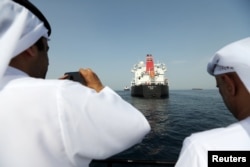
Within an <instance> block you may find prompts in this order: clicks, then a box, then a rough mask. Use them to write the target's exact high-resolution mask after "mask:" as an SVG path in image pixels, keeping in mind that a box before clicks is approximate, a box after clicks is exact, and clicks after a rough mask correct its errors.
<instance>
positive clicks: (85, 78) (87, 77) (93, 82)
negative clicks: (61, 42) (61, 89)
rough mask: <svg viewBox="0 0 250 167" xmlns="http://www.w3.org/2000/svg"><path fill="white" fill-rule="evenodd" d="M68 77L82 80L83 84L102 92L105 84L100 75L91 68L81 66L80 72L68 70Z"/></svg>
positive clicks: (78, 80)
mask: <svg viewBox="0 0 250 167" xmlns="http://www.w3.org/2000/svg"><path fill="white" fill-rule="evenodd" d="M65 75H66V78H62V79H70V80H73V81H77V82H80V83H81V84H83V85H85V86H87V87H89V88H92V89H94V90H96V91H97V92H100V91H101V90H102V89H103V88H104V86H103V85H102V83H101V81H100V79H99V78H98V76H97V75H96V74H95V72H93V71H92V70H91V69H90V68H87V69H83V68H81V69H80V70H79V72H67V73H65Z"/></svg>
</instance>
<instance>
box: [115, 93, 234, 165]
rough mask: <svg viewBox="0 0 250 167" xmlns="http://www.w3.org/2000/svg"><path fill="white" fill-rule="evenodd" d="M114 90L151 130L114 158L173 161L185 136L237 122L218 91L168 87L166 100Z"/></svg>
mask: <svg viewBox="0 0 250 167" xmlns="http://www.w3.org/2000/svg"><path fill="white" fill-rule="evenodd" d="M117 93H118V94H119V95H120V96H121V97H122V98H123V99H125V100H126V101H127V102H129V103H130V104H132V105H133V106H134V107H136V108H137V109H138V110H140V111H141V112H142V113H143V114H144V115H145V117H146V118H147V119H148V121H149V123H150V125H151V128H152V130H151V132H150V133H149V134H148V135H147V136H146V137H145V138H144V140H143V141H142V142H141V143H140V144H138V145H135V146H134V147H132V148H130V149H128V150H126V151H124V152H122V153H120V154H118V155H115V156H114V157H112V158H113V159H135V160H158V161H170V162H176V160H177V158H178V155H179V152H180V149H181V147H182V142H183V140H184V138H185V137H187V136H189V135H190V134H192V133H195V132H199V131H204V130H208V129H212V128H217V127H223V126H228V125H229V124H231V123H234V122H236V119H235V118H234V117H233V116H232V114H231V113H230V112H229V111H228V109H227V108H226V107H225V105H224V103H223V100H222V98H221V96H220V94H219V92H218V90H170V92H169V93H170V95H169V98H168V99H143V98H136V97H131V96H130V91H117Z"/></svg>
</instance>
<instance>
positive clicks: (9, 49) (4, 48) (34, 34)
mask: <svg viewBox="0 0 250 167" xmlns="http://www.w3.org/2000/svg"><path fill="white" fill-rule="evenodd" d="M50 33H51V28H50V25H49V22H48V21H47V20H46V18H45V17H44V16H43V14H42V13H41V12H40V11H39V10H38V9H37V8H36V7H35V6H34V5H33V4H31V3H30V2H29V1H28V0H1V1H0V55H1V60H2V62H0V79H1V76H2V75H3V73H4V71H5V69H6V67H7V66H8V64H9V62H10V60H11V62H10V65H12V66H14V67H16V68H19V69H20V70H23V71H25V70H27V69H22V68H20V66H23V65H22V63H24V62H27V64H26V66H30V69H33V70H39V68H42V67H43V68H44V69H43V70H42V69H40V70H41V72H34V71H33V70H32V71H25V72H27V73H28V74H29V75H30V76H33V77H39V78H40V77H41V78H44V75H45V74H43V75H41V74H39V75H38V73H44V72H42V71H47V66H48V60H46V59H48V57H47V50H48V44H47V40H48V37H49V35H50ZM37 44H43V45H44V46H45V47H44V50H41V49H40V50H38V45H37ZM45 51H46V53H45ZM38 56H43V57H38ZM20 58H22V61H21V62H20V61H19V62H20V63H19V64H18V63H17V62H18V61H17V60H21V59H20ZM24 58H25V59H24ZM28 58H30V59H28ZM14 59H15V60H14ZM41 59H42V60H41ZM38 60H40V61H41V63H43V64H41V63H40V64H39V62H38ZM13 61H14V63H13ZM46 61H47V65H45V64H46ZM31 62H33V63H35V64H31ZM31 66H37V68H34V67H31Z"/></svg>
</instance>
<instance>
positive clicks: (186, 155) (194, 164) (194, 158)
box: [175, 137, 208, 167]
mask: <svg viewBox="0 0 250 167" xmlns="http://www.w3.org/2000/svg"><path fill="white" fill-rule="evenodd" d="M207 165H208V162H207V151H205V149H204V148H203V147H202V146H201V145H200V144H199V143H196V142H194V141H192V138H190V137H188V138H186V139H185V140H184V142H183V146H182V149H181V153H180V155H179V158H178V161H177V163H176V164H175V167H207Z"/></svg>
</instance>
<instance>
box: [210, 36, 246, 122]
mask: <svg viewBox="0 0 250 167" xmlns="http://www.w3.org/2000/svg"><path fill="white" fill-rule="evenodd" d="M207 71H208V73H209V74H211V75H213V76H215V78H216V83H217V87H218V88H219V91H220V94H221V96H222V98H223V100H224V102H225V104H226V106H227V107H228V109H229V110H230V111H231V112H232V113H233V114H234V116H235V117H236V118H238V119H243V118H245V117H246V116H247V115H250V111H249V110H250V102H249V100H250V38H246V39H243V40H240V41H236V42H234V43H231V44H229V45H227V46H225V47H223V48H222V49H221V50H219V51H218V52H216V54H215V55H214V56H213V57H212V58H211V60H210V62H209V63H208V65H207Z"/></svg>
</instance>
